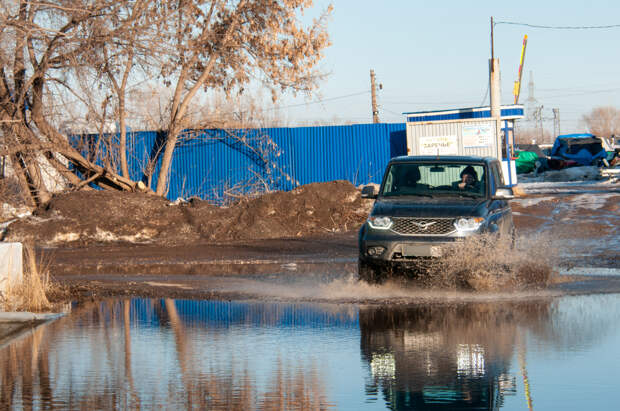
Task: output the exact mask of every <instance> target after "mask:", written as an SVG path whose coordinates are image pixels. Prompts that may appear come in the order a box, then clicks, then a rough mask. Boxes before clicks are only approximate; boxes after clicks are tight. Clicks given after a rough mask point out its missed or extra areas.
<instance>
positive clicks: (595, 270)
mask: <svg viewBox="0 0 620 411" xmlns="http://www.w3.org/2000/svg"><path fill="white" fill-rule="evenodd" d="M562 274H565V275H587V276H597V277H599V276H600V277H608V276H620V268H608V267H573V268H571V269H570V270H567V271H565V272H562Z"/></svg>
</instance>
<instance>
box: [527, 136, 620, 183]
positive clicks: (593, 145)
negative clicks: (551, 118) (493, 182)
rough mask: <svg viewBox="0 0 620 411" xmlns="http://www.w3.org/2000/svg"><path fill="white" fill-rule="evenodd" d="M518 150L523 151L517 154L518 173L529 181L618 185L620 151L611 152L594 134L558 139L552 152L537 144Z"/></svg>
mask: <svg viewBox="0 0 620 411" xmlns="http://www.w3.org/2000/svg"><path fill="white" fill-rule="evenodd" d="M519 148H520V150H517V151H516V154H517V159H516V166H517V173H519V174H522V175H523V177H525V178H526V179H531V178H532V177H534V178H537V181H587V180H601V179H612V181H617V175H618V174H617V172H615V171H613V170H618V169H620V153H619V150H618V149H613V148H610V146H609V145H608V144H607V143H606V142H605V140H604V139H601V138H598V137H596V136H594V135H592V134H568V135H561V136H558V137H557V138H556V140H555V143H554V144H553V146H552V147H551V148H549V149H543V148H541V147H540V146H537V145H536V144H525V145H520V146H519ZM568 170H570V171H568ZM607 170H612V171H610V172H609V171H607ZM523 177H522V178H523ZM538 177H541V178H538Z"/></svg>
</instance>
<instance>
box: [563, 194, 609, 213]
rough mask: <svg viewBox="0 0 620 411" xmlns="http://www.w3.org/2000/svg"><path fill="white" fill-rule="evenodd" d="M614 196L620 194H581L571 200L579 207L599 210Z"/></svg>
mask: <svg viewBox="0 0 620 411" xmlns="http://www.w3.org/2000/svg"><path fill="white" fill-rule="evenodd" d="M612 197H618V194H614V193H609V194H579V195H577V196H575V197H573V198H572V199H571V200H570V201H571V203H573V204H574V205H575V206H577V207H579V208H586V209H590V210H597V209H599V208H602V207H604V206H605V204H606V203H607V199H609V198H612Z"/></svg>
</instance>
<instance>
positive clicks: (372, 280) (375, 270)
mask: <svg viewBox="0 0 620 411" xmlns="http://www.w3.org/2000/svg"><path fill="white" fill-rule="evenodd" d="M357 274H358V278H359V279H360V280H361V281H366V282H367V283H368V284H379V283H381V282H382V281H383V270H381V269H380V268H379V267H375V266H374V265H371V264H368V263H367V262H365V261H363V260H362V259H361V258H360V259H359V260H358V261H357Z"/></svg>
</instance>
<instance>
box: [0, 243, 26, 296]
mask: <svg viewBox="0 0 620 411" xmlns="http://www.w3.org/2000/svg"><path fill="white" fill-rule="evenodd" d="M23 278H24V263H23V246H22V243H0V292H3V291H5V290H6V289H7V287H8V286H9V284H19V283H21V282H22V280H23Z"/></svg>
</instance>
